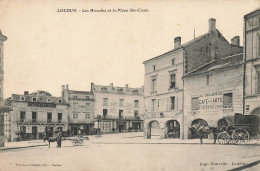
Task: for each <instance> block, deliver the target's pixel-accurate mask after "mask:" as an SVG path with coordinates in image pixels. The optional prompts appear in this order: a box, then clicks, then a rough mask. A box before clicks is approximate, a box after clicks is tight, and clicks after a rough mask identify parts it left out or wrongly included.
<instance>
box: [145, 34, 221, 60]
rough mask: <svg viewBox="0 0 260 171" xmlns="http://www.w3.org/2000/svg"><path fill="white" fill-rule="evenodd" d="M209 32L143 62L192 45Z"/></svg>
mask: <svg viewBox="0 0 260 171" xmlns="http://www.w3.org/2000/svg"><path fill="white" fill-rule="evenodd" d="M217 31H218V30H217ZM208 34H209V33H205V34H203V35H201V36H199V37H196V38H194V39H192V40H191V41H189V42H187V43H184V44H183V45H181V46H180V47H178V48H175V49H172V50H170V51H168V52H166V53H164V54H161V55H159V56H156V57H154V58H151V59H148V60H146V61H144V62H143V64H144V63H146V62H148V61H150V60H153V59H157V58H160V57H161V56H164V55H166V54H169V53H171V52H174V51H177V50H179V49H181V48H184V47H186V46H188V45H190V44H192V43H194V42H196V41H198V40H200V39H202V38H204V37H206V36H207V35H208Z"/></svg>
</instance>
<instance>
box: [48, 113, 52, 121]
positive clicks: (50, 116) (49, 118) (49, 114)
mask: <svg viewBox="0 0 260 171" xmlns="http://www.w3.org/2000/svg"><path fill="white" fill-rule="evenodd" d="M47 122H52V113H51V112H48V113H47Z"/></svg>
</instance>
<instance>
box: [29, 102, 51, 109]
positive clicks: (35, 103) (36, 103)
mask: <svg viewBox="0 0 260 171" xmlns="http://www.w3.org/2000/svg"><path fill="white" fill-rule="evenodd" d="M28 106H33V107H52V108H56V104H54V103H39V102H28Z"/></svg>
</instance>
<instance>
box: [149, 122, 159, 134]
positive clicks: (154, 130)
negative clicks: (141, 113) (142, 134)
mask: <svg viewBox="0 0 260 171" xmlns="http://www.w3.org/2000/svg"><path fill="white" fill-rule="evenodd" d="M147 131H148V132H147V138H160V125H159V122H158V121H156V120H154V121H151V122H150V123H149V124H148V129H147Z"/></svg>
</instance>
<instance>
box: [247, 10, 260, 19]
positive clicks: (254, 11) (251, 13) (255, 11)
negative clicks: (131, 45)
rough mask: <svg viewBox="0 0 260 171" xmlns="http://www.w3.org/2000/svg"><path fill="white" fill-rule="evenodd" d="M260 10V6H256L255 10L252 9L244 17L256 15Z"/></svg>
mask: <svg viewBox="0 0 260 171" xmlns="http://www.w3.org/2000/svg"><path fill="white" fill-rule="evenodd" d="M259 12H260V7H258V8H256V9H255V10H253V11H251V12H250V13H248V14H246V15H245V16H244V18H248V17H252V16H251V15H254V14H256V13H259Z"/></svg>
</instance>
